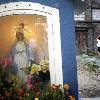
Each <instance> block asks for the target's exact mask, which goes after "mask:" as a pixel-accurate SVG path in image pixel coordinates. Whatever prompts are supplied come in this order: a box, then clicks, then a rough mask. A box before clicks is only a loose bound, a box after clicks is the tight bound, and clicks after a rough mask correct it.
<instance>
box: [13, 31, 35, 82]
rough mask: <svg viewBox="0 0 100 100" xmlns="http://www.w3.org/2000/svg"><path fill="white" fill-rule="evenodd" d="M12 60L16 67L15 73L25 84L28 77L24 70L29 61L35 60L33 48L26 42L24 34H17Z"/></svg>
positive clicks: (21, 32)
mask: <svg viewBox="0 0 100 100" xmlns="http://www.w3.org/2000/svg"><path fill="white" fill-rule="evenodd" d="M12 59H13V65H14V67H15V69H17V70H15V73H16V72H17V76H18V77H19V78H20V79H21V80H23V81H24V82H25V81H26V80H27V78H26V77H27V75H26V74H25V72H24V69H25V68H26V67H27V65H28V61H30V60H34V58H33V54H32V48H31V46H30V45H29V44H28V43H27V42H26V41H25V37H24V32H23V31H19V32H16V41H15V43H14V45H13V47H12Z"/></svg>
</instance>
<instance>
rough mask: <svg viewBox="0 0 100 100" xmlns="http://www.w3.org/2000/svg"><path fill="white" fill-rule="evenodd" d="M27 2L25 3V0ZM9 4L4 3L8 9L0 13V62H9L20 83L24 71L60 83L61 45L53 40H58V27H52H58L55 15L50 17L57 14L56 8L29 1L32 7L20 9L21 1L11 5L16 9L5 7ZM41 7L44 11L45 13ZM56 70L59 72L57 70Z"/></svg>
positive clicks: (50, 81)
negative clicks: (0, 36)
mask: <svg viewBox="0 0 100 100" xmlns="http://www.w3.org/2000/svg"><path fill="white" fill-rule="evenodd" d="M17 4H18V5H22V4H19V3H17ZM23 4H25V3H23ZM27 4H28V6H29V3H27ZM11 5H12V3H10V4H9V5H8V4H7V5H6V6H7V9H8V10H7V9H6V10H7V11H5V12H4V13H2V14H1V13H0V14H1V15H0V16H1V17H0V27H1V30H0V35H2V38H0V45H1V46H0V60H1V63H4V64H5V63H9V64H10V65H11V68H12V69H11V70H10V71H12V73H13V74H14V75H16V76H17V77H18V78H19V79H21V80H22V81H23V82H24V83H25V82H26V81H27V77H28V76H27V75H26V74H28V75H29V74H34V73H37V74H39V77H40V78H42V80H43V81H44V80H46V82H49V83H61V84H63V82H62V81H63V80H62V79H63V77H62V68H61V47H60V43H59V45H57V44H56V42H60V34H59V33H60V31H59V30H58V29H57V28H56V27H59V17H57V18H56V20H55V21H53V20H54V19H55V15H58V14H59V12H58V10H57V9H55V8H54V9H53V8H49V7H46V6H44V7H42V9H41V6H40V5H39V7H38V8H37V9H38V10H36V7H35V4H34V3H32V4H31V6H32V9H34V11H33V10H32V9H30V6H29V8H28V10H24V9H22V8H25V7H26V6H24V5H22V6H23V7H21V6H17V8H16V6H15V8H16V10H15V9H14V8H12V10H10V11H9V9H11V8H10V7H11ZM33 5H34V6H33ZM36 6H38V4H36ZM44 8H45V9H44ZM41 10H43V11H41ZM45 10H46V12H48V13H45ZM50 10H51V11H53V12H55V15H54V14H50V13H49V11H50ZM53 12H51V13H53ZM57 23H58V24H57ZM56 24H57V25H56ZM56 33H57V34H56ZM58 56H59V57H58ZM58 58H59V61H58V60H57V59H58ZM56 60H57V62H56ZM58 71H61V73H57V72H58ZM42 72H43V73H42ZM5 73H6V72H5ZM55 76H56V77H55ZM58 76H59V78H58Z"/></svg>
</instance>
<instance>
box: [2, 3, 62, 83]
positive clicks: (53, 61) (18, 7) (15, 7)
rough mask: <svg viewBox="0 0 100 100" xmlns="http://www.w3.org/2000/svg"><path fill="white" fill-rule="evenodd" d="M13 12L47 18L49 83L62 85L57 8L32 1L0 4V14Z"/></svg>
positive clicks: (4, 14) (5, 14)
mask: <svg viewBox="0 0 100 100" xmlns="http://www.w3.org/2000/svg"><path fill="white" fill-rule="evenodd" d="M13 14H38V15H43V16H45V17H46V18H47V24H48V48H49V66H50V75H51V83H52V84H53V83H56V84H62V85H63V72H62V55H61V39H60V23H59V10H58V9H56V8H51V7H48V6H44V5H41V4H39V3H32V2H13V3H7V4H2V5H0V16H7V15H13Z"/></svg>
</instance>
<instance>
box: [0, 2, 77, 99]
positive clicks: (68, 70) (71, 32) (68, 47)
mask: <svg viewBox="0 0 100 100" xmlns="http://www.w3.org/2000/svg"><path fill="white" fill-rule="evenodd" d="M10 1H31V2H36V3H41V4H43V5H47V6H51V7H55V8H58V9H59V11H60V26H61V46H62V63H63V77H64V80H63V82H64V83H66V82H68V83H69V84H70V87H71V90H70V92H71V93H72V94H74V95H75V96H76V100H78V88H77V86H78V85H77V70H76V69H77V68H76V47H75V29H74V12H73V11H74V7H73V0H0V2H1V3H7V2H10Z"/></svg>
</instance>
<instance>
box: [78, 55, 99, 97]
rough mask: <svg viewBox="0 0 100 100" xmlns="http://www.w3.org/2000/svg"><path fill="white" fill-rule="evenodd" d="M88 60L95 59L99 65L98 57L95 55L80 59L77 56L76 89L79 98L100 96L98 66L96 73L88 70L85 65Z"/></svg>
mask: <svg viewBox="0 0 100 100" xmlns="http://www.w3.org/2000/svg"><path fill="white" fill-rule="evenodd" d="M89 61H96V62H97V63H98V65H100V59H98V58H97V57H87V58H86V59H84V60H82V58H81V57H80V56H77V75H78V89H79V96H80V97H81V98H95V97H100V68H98V69H97V72H96V73H95V72H90V71H89V69H88V66H87V63H88V62H89Z"/></svg>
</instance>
